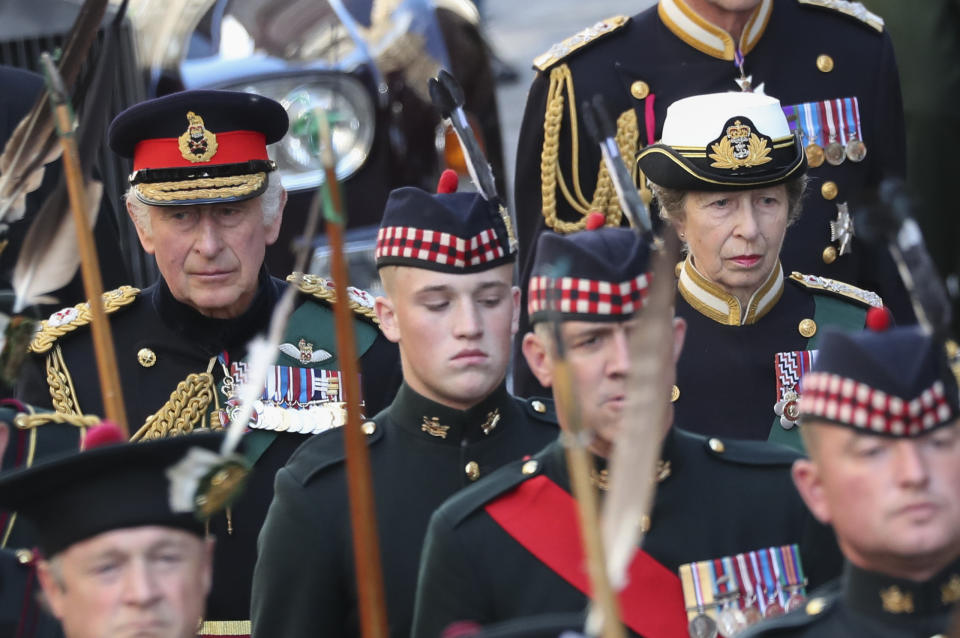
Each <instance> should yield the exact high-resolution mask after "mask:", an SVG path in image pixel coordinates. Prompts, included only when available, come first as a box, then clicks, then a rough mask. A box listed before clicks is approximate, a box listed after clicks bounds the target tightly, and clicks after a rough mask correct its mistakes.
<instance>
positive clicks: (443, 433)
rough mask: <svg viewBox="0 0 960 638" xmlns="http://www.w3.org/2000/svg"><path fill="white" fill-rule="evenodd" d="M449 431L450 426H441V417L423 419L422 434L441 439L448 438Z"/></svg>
mask: <svg viewBox="0 0 960 638" xmlns="http://www.w3.org/2000/svg"><path fill="white" fill-rule="evenodd" d="M449 429H450V426H449V425H440V418H439V417H433V418H430V417H423V424H422V425H421V426H420V430H421V431H422V432H426V433H427V434H429V435H430V436H437V437H440V438H441V439H445V438H447V431H448V430H449Z"/></svg>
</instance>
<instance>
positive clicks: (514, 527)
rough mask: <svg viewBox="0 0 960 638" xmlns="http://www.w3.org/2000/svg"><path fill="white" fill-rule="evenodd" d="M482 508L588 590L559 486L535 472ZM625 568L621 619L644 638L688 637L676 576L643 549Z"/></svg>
mask: <svg viewBox="0 0 960 638" xmlns="http://www.w3.org/2000/svg"><path fill="white" fill-rule="evenodd" d="M484 509H486V511H487V513H488V514H489V515H490V516H491V517H492V518H493V520H494V521H496V522H497V524H498V525H500V527H502V528H503V529H504V531H505V532H507V534H509V535H510V536H511V537H512V538H513V539H514V540H515V541H517V542H518V543H520V544H521V545H523V547H524V548H525V549H526V550H527V551H529V552H530V553H531V554H533V555H534V556H535V557H536V558H537V559H538V560H539V561H540V562H542V563H543V564H545V565H546V566H547V567H549V568H550V569H552V570H553V571H554V572H556V573H557V575H559V576H560V577H561V578H563V579H564V580H565V581H567V582H568V583H570V584H571V585H573V586H574V587H576V588H577V589H578V590H580V591H581V592H583V593H584V594H586V595H587V596H589V595H590V579H589V577H588V575H587V570H586V561H585V559H584V553H583V542H582V540H581V536H580V525H579V523H578V520H577V507H576V502H575V501H574V499H573V497H572V496H571V495H570V494H569V493H567V492H566V491H565V490H564V489H563V488H561V487H560V486H559V485H557V484H556V483H554V482H553V481H551V480H550V479H549V478H547V477H546V476H543V475H541V476H537V477H534V478H532V479H529V480H527V481H524V482H523V483H521V484H520V485H519V486H518V487H517V488H516V489H514V490H513V491H512V492H510V493H509V494H507V495H505V496H503V497H501V498H499V499H497V500H495V501H493V502H492V503H488V504H487V506H486V507H485V508H484ZM627 574H628V575H627V578H628V582H627V585H626V587H624V589H623V590H622V591H621V592H620V595H619V600H620V615H621V616H622V619H623V622H624V623H625V624H626V625H627V626H628V627H630V629H632V630H633V631H635V632H637V633H638V634H640V635H641V636H644V637H645V638H688V633H687V615H686V612H685V607H684V602H683V588H682V587H681V585H680V578H679V577H678V576H677V575H676V574H675V573H673V572H672V571H670V570H669V569H667V568H666V567H664V566H663V565H661V564H660V563H658V562H657V561H656V560H655V559H654V558H653V557H652V556H650V555H649V554H647V553H646V552H644V551H643V550H638V551H637V553H636V555H635V556H634V558H633V562H631V563H630V567H629V569H628V572H627Z"/></svg>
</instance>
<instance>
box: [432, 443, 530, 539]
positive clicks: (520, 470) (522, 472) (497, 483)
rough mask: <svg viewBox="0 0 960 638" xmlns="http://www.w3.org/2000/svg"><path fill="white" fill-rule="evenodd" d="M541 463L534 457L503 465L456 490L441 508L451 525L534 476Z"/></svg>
mask: <svg viewBox="0 0 960 638" xmlns="http://www.w3.org/2000/svg"><path fill="white" fill-rule="evenodd" d="M542 467H543V464H542V463H541V462H540V461H538V460H536V459H535V458H529V457H528V458H525V459H521V460H519V461H514V462H512V463H508V464H507V465H504V466H503V467H501V468H500V469H498V470H497V471H496V472H494V473H493V474H490V475H489V476H487V477H486V478H485V479H483V480H482V481H478V482H477V483H474V484H473V485H471V486H469V487H467V488H465V489H462V490H460V491H459V492H457V493H456V494H454V495H453V496H451V497H450V499H449V500H448V501H447V502H446V503H444V505H443V508H442V509H443V510H444V512H445V514H446V515H447V517H448V518H449V520H450V522H451V523H452V525H453V526H454V527H456V526H457V525H459V524H460V523H462V522H463V521H465V520H466V519H467V518H468V517H469V516H470V515H471V514H473V513H474V512H476V511H477V510H479V509H482V508H483V507H484V506H485V505H486V504H487V503H489V502H491V501H493V500H495V499H497V498H499V497H500V496H502V495H503V494H505V493H506V492H508V491H510V490H511V489H513V488H514V487H516V486H517V485H520V484H521V483H523V482H524V481H526V480H528V479H532V478H533V477H535V476H538V475H539V474H540V472H541V470H542Z"/></svg>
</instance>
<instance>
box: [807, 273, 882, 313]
mask: <svg viewBox="0 0 960 638" xmlns="http://www.w3.org/2000/svg"><path fill="white" fill-rule="evenodd" d="M790 281H794V282H796V283H798V284H800V285H801V286H803V287H804V288H808V289H809V290H813V291H815V292H818V293H826V294H831V295H834V296H837V297H843V298H844V299H851V300H853V301H856V302H858V303H861V304H863V305H865V306H873V307H874V308H882V307H883V299H881V298H880V295H878V294H877V293H875V292H873V291H871V290H864V289H863V288H857V287H856V286H851V285H850V284H847V283H844V282H842V281H837V280H836V279H829V278H827V277H820V276H819V275H804V274H801V273H798V272H797V271H793V272H792V273H790Z"/></svg>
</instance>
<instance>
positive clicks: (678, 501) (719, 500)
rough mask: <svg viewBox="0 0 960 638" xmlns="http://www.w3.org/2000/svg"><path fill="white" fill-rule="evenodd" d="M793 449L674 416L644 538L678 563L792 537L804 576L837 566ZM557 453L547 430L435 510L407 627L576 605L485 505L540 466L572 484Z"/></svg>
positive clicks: (567, 588) (438, 626)
mask: <svg viewBox="0 0 960 638" xmlns="http://www.w3.org/2000/svg"><path fill="white" fill-rule="evenodd" d="M797 456H798V455H797V454H796V453H795V452H793V451H792V450H789V449H787V448H784V447H781V446H774V445H770V444H767V443H761V442H735V441H724V442H721V441H719V440H718V439H710V440H708V439H706V438H703V437H700V436H698V435H695V434H691V433H688V432H684V431H683V430H679V429H676V428H673V429H672V430H671V431H670V432H669V433H668V434H667V436H666V439H665V441H664V447H663V454H662V459H663V460H664V461H665V462H669V464H670V465H669V467H670V472H669V476H667V477H666V478H665V479H663V480H662V481H661V482H660V483H659V485H658V487H657V494H656V500H655V503H654V507H653V511H652V512H651V515H650V518H651V527H650V531H649V532H648V533H647V534H646V537H645V538H644V542H643V549H644V550H645V551H646V552H647V553H648V554H649V555H650V556H652V557H653V558H654V559H655V560H656V561H657V562H659V563H660V564H661V565H663V566H664V567H666V568H667V569H668V570H670V571H671V572H673V573H674V574H676V573H677V569H678V567H679V566H680V565H681V564H684V563H689V562H692V561H700V560H709V559H713V558H720V557H723V556H729V555H734V554H736V553H738V552H744V551H753V550H756V549H763V548H767V547H773V546H780V545H786V544H791V543H798V544H799V545H800V551H801V555H802V560H803V565H804V569H805V571H806V574H807V576H808V578H809V581H810V584H811V585H812V586H816V585H818V584H821V583H824V582H826V581H828V580H830V579H831V578H834V577H836V576H837V575H838V574H839V573H840V569H841V564H842V563H841V560H842V559H841V558H840V554H839V550H838V549H837V547H836V543H835V541H834V540H833V535H832V533H831V532H830V530H829V529H827V528H825V527H823V526H821V525H820V524H818V523H817V522H816V521H815V520H814V519H813V517H812V516H811V515H810V514H809V513H808V511H807V510H806V508H805V506H804V505H803V503H802V502H801V500H800V496H799V495H798V494H797V492H796V490H795V489H794V487H793V483H792V481H791V478H790V465H791V464H792V462H793V460H794V459H796V458H797ZM564 457H565V455H564V450H563V446H562V444H561V442H559V441H556V442H554V443H552V444H550V445H549V446H547V447H546V448H545V449H544V450H542V451H541V452H539V453H538V454H537V455H536V456H535V457H534V459H533V460H534V461H536V464H535V465H531V464H530V463H525V462H517V463H511V464H510V465H508V466H506V467H504V468H503V469H502V470H500V471H499V472H497V473H496V474H495V475H494V476H492V477H490V480H489V481H487V482H485V483H483V484H480V485H477V486H475V487H472V488H470V489H469V490H465V491H463V492H462V493H460V494H457V495H456V496H454V497H453V498H451V499H450V500H449V501H447V502H446V503H444V505H443V507H441V508H440V509H438V510H437V512H436V513H435V514H434V516H433V518H432V519H431V521H430V527H429V528H428V531H427V538H426V540H425V541H424V551H423V558H422V560H421V566H420V582H419V584H418V587H417V604H416V610H415V612H414V627H413V633H412V636H413V638H434V637H435V636H439V635H440V633H441V632H442V631H443V629H444V628H445V627H446V626H447V625H449V624H450V623H452V622H455V621H472V622H476V623H479V624H481V625H486V624H489V623H496V622H500V621H505V620H509V619H512V618H521V617H526V616H531V615H536V614H551V613H560V612H577V611H581V610H583V609H584V608H585V606H586V600H587V599H586V597H585V595H584V594H582V593H581V592H580V591H579V590H578V589H576V588H575V587H574V586H573V585H571V584H569V583H568V582H567V581H566V580H564V579H563V578H561V577H560V576H559V575H558V574H557V573H555V572H554V571H552V570H551V569H550V568H549V567H547V566H546V565H545V564H543V563H541V562H540V560H539V559H538V558H536V557H535V556H534V555H533V554H531V553H530V552H529V551H528V550H527V549H526V548H524V547H523V546H522V545H521V544H520V543H518V542H517V541H516V540H514V538H513V537H511V536H510V535H509V534H508V533H507V532H506V531H505V530H504V529H503V528H502V527H501V526H500V525H499V524H498V523H497V522H496V521H495V520H494V519H493V518H492V517H491V515H490V514H489V513H488V512H487V511H486V510H485V509H484V508H485V506H486V505H487V504H489V503H491V502H495V501H496V500H497V499H499V498H500V497H501V496H503V497H505V496H508V495H509V494H510V492H511V490H512V489H513V488H514V487H516V486H517V485H519V484H520V483H522V482H524V481H526V480H529V479H532V478H535V477H537V476H541V475H544V476H546V477H548V478H549V479H550V480H551V481H552V482H554V483H556V484H557V485H559V486H560V487H562V488H563V489H564V490H566V491H567V492H569V491H570V481H569V478H568V475H567V467H566V463H565V458H564ZM535 524H536V521H531V525H535ZM543 533H544V534H546V535H549V534H550V530H549V529H543ZM669 613H674V614H684V610H683V609H675V610H670V611H669Z"/></svg>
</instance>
